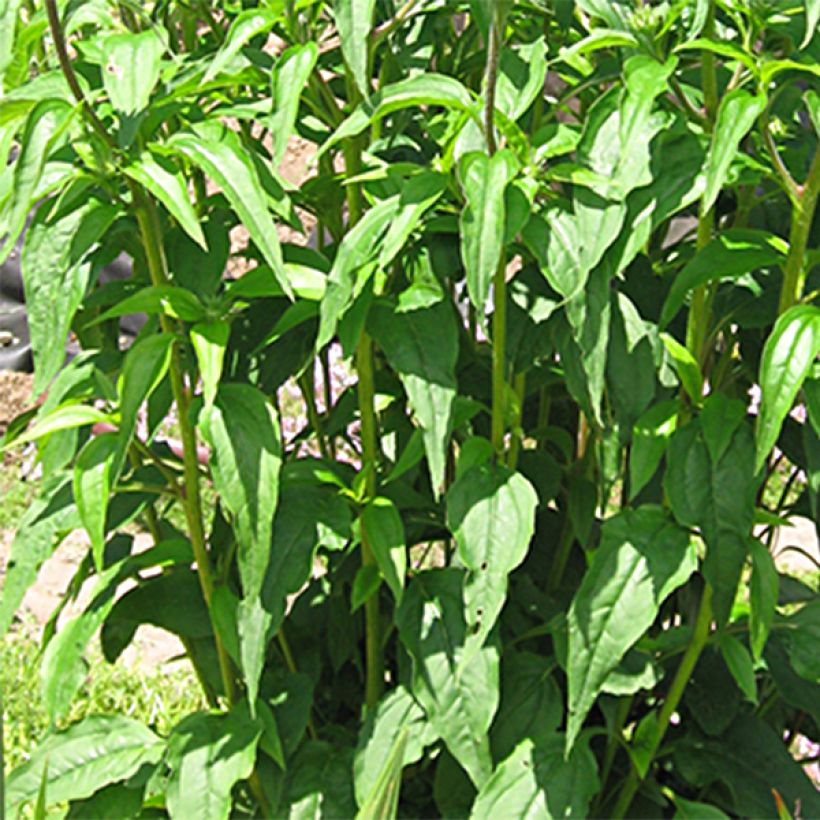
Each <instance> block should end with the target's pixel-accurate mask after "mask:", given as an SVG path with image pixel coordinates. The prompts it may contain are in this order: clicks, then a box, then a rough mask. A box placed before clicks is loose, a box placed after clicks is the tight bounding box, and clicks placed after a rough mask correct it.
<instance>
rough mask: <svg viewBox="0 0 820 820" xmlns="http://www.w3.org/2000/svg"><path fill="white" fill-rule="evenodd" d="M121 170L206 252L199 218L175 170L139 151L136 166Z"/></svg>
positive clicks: (186, 188)
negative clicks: (143, 189) (153, 198)
mask: <svg viewBox="0 0 820 820" xmlns="http://www.w3.org/2000/svg"><path fill="white" fill-rule="evenodd" d="M121 170H122V173H123V174H125V175H126V176H127V177H130V178H131V179H133V180H135V181H136V182H138V183H139V184H140V185H142V187H143V188H145V190H146V191H148V192H149V193H150V194H151V195H152V196H154V197H156V198H157V199H158V200H159V201H160V202H161V203H162V204H163V205H164V206H165V207H166V208H167V209H168V213H170V214H171V216H173V217H174V219H176V221H177V222H179V225H180V227H181V228H182V230H184V231H185V233H187V234H188V236H190V237H191V239H193V240H194V242H196V243H197V245H199V246H200V247H201V248H202V249H203V250H204V251H207V250H208V244H207V242H206V241H205V236H204V235H203V233H202V228H201V227H200V224H199V218H198V217H197V215H196V211H195V210H194V206H193V205H192V204H191V195H190V194H189V193H188V186H187V184H186V181H185V177H184V176H183V175H182V173H181V172H180V171H179V170H178V169H177V168H175V167H174V166H173V165H171V163H170V162H163V161H162V160H161V159H158V158H157V157H155V156H154V155H153V154H151V153H150V152H149V151H143V152H142V154H141V155H140V158H139V159H138V160H137V161H136V162H132V163H131V164H130V165H125V166H123V167H122V169H121Z"/></svg>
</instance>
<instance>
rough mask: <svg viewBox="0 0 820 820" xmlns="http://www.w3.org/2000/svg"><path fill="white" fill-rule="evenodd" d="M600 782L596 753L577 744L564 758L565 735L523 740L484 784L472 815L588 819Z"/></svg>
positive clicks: (586, 746) (483, 816)
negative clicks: (536, 740)
mask: <svg viewBox="0 0 820 820" xmlns="http://www.w3.org/2000/svg"><path fill="white" fill-rule="evenodd" d="M599 787H600V782H599V780H598V767H597V765H596V762H595V757H594V755H593V754H592V752H591V751H590V749H589V746H588V744H587V743H578V744H576V745H575V748H574V749H573V750H572V752H571V753H570V755H569V756H568V757H567V758H566V759H565V758H564V736H563V735H560V734H554V735H552V737H550V738H544V739H543V740H540V741H538V742H536V743H533V741H532V740H530V739H526V740H523V741H521V743H519V744H518V746H517V747H516V748H515V750H514V751H513V752H512V754H511V755H510V756H509V757H508V758H507V759H506V760H504V761H502V762H501V763H500V764H499V766H498V768H496V770H495V771H494V772H493V776H492V777H491V778H490V779H489V780H488V781H487V782H486V783H485V784H484V786H483V787H482V788H481V789H480V791H479V793H478V797H477V798H476V801H475V803H474V804H473V809H472V812H471V813H470V817H472V818H490V817H542V818H556V819H557V818H562V817H587V816H588V811H589V803H590V800H591V799H592V798H593V796H594V795H595V793H596V792H597V790H598V788H599Z"/></svg>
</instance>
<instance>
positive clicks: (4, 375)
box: [0, 370, 33, 436]
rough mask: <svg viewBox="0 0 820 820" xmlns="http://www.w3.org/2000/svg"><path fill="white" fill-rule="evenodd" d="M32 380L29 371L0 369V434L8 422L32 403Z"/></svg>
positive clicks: (3, 431) (4, 430)
mask: <svg viewBox="0 0 820 820" xmlns="http://www.w3.org/2000/svg"><path fill="white" fill-rule="evenodd" d="M32 382H33V377H32V375H31V374H30V373H15V372H14V371H13V370H0V436H2V435H3V433H5V432H6V428H7V427H8V426H9V423H10V422H12V421H13V420H14V419H15V418H16V417H17V416H19V415H20V413H22V412H23V411H24V410H26V409H28V408H29V407H30V406H31V405H32V404H33V401H32V399H31V385H32Z"/></svg>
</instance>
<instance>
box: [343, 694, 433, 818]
mask: <svg viewBox="0 0 820 820" xmlns="http://www.w3.org/2000/svg"><path fill="white" fill-rule="evenodd" d="M402 732H406V739H405V743H404V748H403V754H402V756H401V766H402V768H403V767H404V766H409V765H411V764H412V763H415V762H416V761H418V760H420V759H421V756H422V754H423V753H424V749H425V747H426V746H428V745H430V744H431V743H433V742H434V741H435V740H436V735H435V732H434V731H433V729H432V727H431V726H430V724H429V723H428V722H427V720H426V719H425V716H424V712H423V711H422V708H421V707H420V706H419V705H418V703H416V701H415V700H413V697H412V696H411V695H410V693H409V692H408V691H407V689H405V688H404V687H403V686H398V687H396V688H395V689H393V690H392V691H390V692H388V693H387V694H386V695H385V696H384V697H383V698H382V699H381V700H380V701H379V704H378V706H377V707H376V709H375V711H373V712H370V713H369V714H368V715H367V717H366V719H365V722H364V725H363V726H362V729H361V732H360V733H359V742H358V745H357V747H356V757H355V760H354V763H353V777H354V783H355V788H356V800H357V802H358V804H359V806H361V807H364V806H365V804H366V801H367V799H368V796H369V795H371V794H373V792H374V790H375V789H376V787H377V785H378V781H379V778H380V775H381V774H382V772H383V771H384V769H385V768H386V766H385V761H386V760H387V758H388V756H389V755H390V751H391V749H393V748H394V747H395V745H396V742H397V740H398V739H399V736H400V735H401V734H402Z"/></svg>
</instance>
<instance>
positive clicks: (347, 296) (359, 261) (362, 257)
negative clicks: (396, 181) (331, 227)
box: [316, 196, 399, 350]
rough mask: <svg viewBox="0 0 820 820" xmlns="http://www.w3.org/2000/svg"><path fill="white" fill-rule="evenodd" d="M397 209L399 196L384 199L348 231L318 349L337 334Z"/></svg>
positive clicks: (332, 276)
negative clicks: (341, 321)
mask: <svg viewBox="0 0 820 820" xmlns="http://www.w3.org/2000/svg"><path fill="white" fill-rule="evenodd" d="M398 209H399V197H398V196H392V197H390V198H389V199H385V200H383V201H382V202H380V203H379V204H378V205H376V206H375V207H374V208H371V209H370V210H369V211H368V212H367V213H366V214H365V215H364V216H363V217H362V218H361V219H360V220H359V221H358V222H357V223H356V225H355V226H354V227H353V228H352V229H351V230H350V231H348V232H347V233H346V234H345V237H344V239H343V240H342V242H341V244H340V245H339V248H338V250H337V251H336V258H335V259H334V260H333V267H332V268H331V271H330V274H329V276H328V278H327V288H326V290H325V295H324V298H323V299H322V305H321V311H320V320H319V333H318V336H317V338H316V349H317V350H321V349H322V348H323V347H324V346H325V345H326V344H327V343H328V342H330V341H331V340H332V339H333V337H334V336H335V335H336V328H337V327H338V324H339V321H340V320H341V319H342V318H343V317H344V315H345V313H346V312H347V310H348V309H349V308H350V305H351V304H352V303H353V301H354V299H355V297H356V296H358V295H359V293H360V292H361V289H362V288H363V287H364V284H365V282H366V280H367V279H368V278H369V276H370V274H372V272H373V269H374V267H375V265H376V259H377V258H378V255H377V252H378V248H379V246H380V241H381V238H382V236H383V235H384V234H385V232H386V231H387V229H388V226H389V224H390V221H391V220H392V219H393V218H394V217H395V215H396V212H397V211H398ZM357 273H358V276H357Z"/></svg>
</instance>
